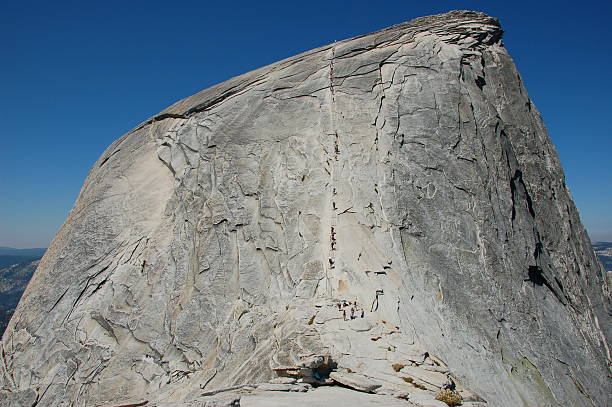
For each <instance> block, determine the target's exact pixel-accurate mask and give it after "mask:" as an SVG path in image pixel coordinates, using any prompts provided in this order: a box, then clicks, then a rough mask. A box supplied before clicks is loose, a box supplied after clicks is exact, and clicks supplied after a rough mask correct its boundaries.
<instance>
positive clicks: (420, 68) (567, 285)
mask: <svg viewBox="0 0 612 407" xmlns="http://www.w3.org/2000/svg"><path fill="white" fill-rule="evenodd" d="M501 37H502V30H501V28H500V26H499V24H498V21H497V20H495V19H493V18H491V17H488V16H486V15H483V14H481V13H475V12H468V11H459V12H451V13H447V14H442V15H438V16H430V17H423V18H419V19H416V20H413V21H411V22H408V23H404V24H400V25H397V26H394V27H391V28H389V29H386V30H383V31H379V32H376V33H372V34H369V35H365V36H362V37H357V38H353V39H350V40H346V41H340V42H337V43H334V44H332V45H328V46H325V47H322V48H319V49H316V50H313V51H310V52H307V53H304V54H302V55H298V56H296V57H293V58H289V59H287V60H284V61H281V62H278V63H276V64H273V65H270V66H268V67H264V68H261V69H259V70H256V71H253V72H250V73H247V74H245V75H242V76H239V77H236V78H233V79H231V80H229V81H226V82H224V83H222V84H220V85H217V86H215V87H213V88H210V89H207V90H205V91H202V92H200V93H198V94H196V95H194V96H191V97H189V98H187V99H184V100H182V101H180V102H178V103H176V104H174V105H173V106H171V107H169V108H168V109H166V110H165V111H163V112H161V113H160V114H159V115H157V116H155V117H153V118H152V119H150V120H148V121H146V122H145V123H143V124H141V125H140V126H138V127H137V128H136V129H134V130H133V131H131V132H129V133H128V134H126V135H125V136H123V137H121V138H120V139H119V140H117V141H116V142H115V143H113V144H112V145H111V146H110V147H109V148H108V149H107V150H106V152H105V153H104V154H103V155H102V157H101V158H100V159H99V160H98V162H97V163H96V164H95V165H94V168H93V169H92V171H91V173H90V174H89V176H88V178H87V180H86V182H85V184H84V185H83V188H82V190H81V193H80V195H79V198H78V200H77V202H76V204H75V206H74V208H73V209H72V211H71V212H70V215H69V217H68V219H67V220H66V223H65V224H64V225H63V227H62V229H61V231H60V232H59V233H58V235H57V236H56V237H55V239H54V241H53V242H52V245H51V247H50V248H49V250H48V251H47V253H46V254H45V256H44V258H43V259H42V261H41V263H40V265H39V267H38V270H37V271H36V273H35V275H34V277H33V279H32V281H31V283H30V284H29V286H28V288H27V290H26V292H25V294H24V297H23V298H22V300H21V302H20V304H19V306H18V308H17V310H16V313H15V315H14V317H13V318H12V320H11V322H10V324H9V326H8V329H7V331H6V333H5V334H4V336H3V338H2V354H1V361H2V363H1V364H0V373H1V377H2V389H3V390H2V393H0V405H1V406H4V405H11V406H12V405H33V403H35V404H36V405H37V406H97V405H99V406H114V405H121V404H133V405H185V406H187V405H213V404H218V403H217V401H215V400H216V399H215V400H212V399H211V401H210V402H208V404H205V403H207V402H206V401H202V402H200V401H198V400H203V399H207V398H210V397H216V396H215V395H218V394H220V393H227V392H236V391H244V392H246V393H245V394H247V396H243V397H242V398H243V399H244V400H243V401H244V405H253V406H255V405H265V404H261V403H263V402H265V400H266V399H265V398H266V397H274V398H276V399H279V398H283V397H290V398H292V399H295V400H297V398H300V397H311V396H308V395H309V394H310V393H311V392H310V391H308V392H306V393H304V395H301V394H300V393H299V392H293V391H291V392H289V393H285V392H282V393H277V392H274V391H264V390H265V389H268V390H269V389H271V388H272V387H276V389H281V387H282V388H283V389H286V390H290V389H297V388H298V387H299V388H300V389H302V388H310V387H309V386H306V384H308V385H314V386H318V385H325V386H331V385H334V384H338V383H339V384H344V385H347V383H349V384H348V385H350V383H354V385H355V386H363V385H366V384H367V385H368V387H367V388H366V387H364V388H363V389H362V390H366V391H375V392H376V393H378V394H376V395H372V394H367V393H363V392H360V393H359V394H358V395H354V397H356V398H359V399H360V400H363V401H362V402H360V403H362V404H361V405H367V404H366V403H368V401H367V400H370V401H371V405H380V400H383V398H393V397H395V398H393V400H398V403H400V404H401V403H404V404H403V405H410V403H413V404H414V405H439V403H440V402H439V401H436V400H434V396H435V395H436V394H437V393H438V392H439V391H440V390H441V389H443V388H450V389H454V390H455V391H457V392H458V393H459V394H460V395H462V397H464V400H466V401H469V403H473V404H471V405H485V404H484V401H486V402H488V404H489V405H493V406H512V407H514V406H570V405H571V406H593V405H595V406H604V405H610V399H609V398H610V394H612V387H611V384H610V378H609V370H608V363H609V361H610V353H609V347H608V340H609V338H610V328H611V324H610V302H609V288H608V286H607V282H606V279H605V277H604V270H603V268H602V267H601V264H600V263H599V262H598V260H597V258H596V257H595V255H594V253H593V249H592V247H591V244H590V242H589V239H588V237H587V235H586V233H585V231H584V228H583V227H582V225H581V222H580V219H579V216H578V213H577V211H576V208H575V207H574V204H573V202H572V200H571V197H570V195H569V192H568V190H567V188H566V186H565V183H564V178H563V172H562V169H561V165H560V163H559V159H558V157H557V154H556V152H555V150H554V147H553V145H552V143H551V141H550V139H549V137H548V135H547V133H546V130H545V128H544V125H543V123H542V120H541V118H540V115H539V113H538V112H537V110H536V108H535V107H534V106H533V104H532V103H531V100H530V99H529V96H528V94H527V92H526V90H525V89H524V87H523V84H522V82H521V79H520V76H519V74H518V72H517V71H516V68H515V66H514V64H513V62H512V59H511V58H510V56H509V55H508V53H507V51H506V50H505V49H504V48H503V45H502V42H501ZM342 300H345V301H350V302H355V304H351V305H344V306H343V305H342V304H339V302H341V301H342ZM362 313H363V317H362V315H361V314H362ZM351 314H353V317H355V319H351ZM332 372H336V373H332ZM330 373H332V374H331V377H330ZM278 376H280V377H290V378H294V379H295V380H296V382H297V384H292V381H291V380H287V383H278V381H277V383H274V382H273V383H274V384H273V385H266V386H263V387H262V389H263V390H256V388H257V385H259V384H261V383H264V382H269V381H270V380H273V379H274V378H275V377H278ZM334 377H336V379H337V380H339V381H342V382H345V383H342V382H339V381H335V379H334ZM349 379H350V380H349ZM300 383H301V384H300ZM359 383H361V384H359ZM298 384H300V385H298ZM379 384H380V387H378V385H379ZM246 385H248V386H250V387H248V389H255V390H244V389H245V388H244V387H243V386H246ZM279 386H280V387H279ZM283 386H289V387H283ZM291 386H297V387H291ZM237 389H238V390H237ZM239 389H243V390H239ZM324 389H325V388H321V389H317V390H314V392H315V393H316V392H321V391H323V393H325V392H329V393H330V394H339V393H338V392H342V391H345V390H339V389H338V387H337V386H333V387H330V388H329V389H330V390H324ZM334 389H335V390H334ZM346 391H348V390H346ZM315 393H313V394H315ZM289 394H290V395H289ZM316 394H322V393H316ZM351 394H352V393H351ZM355 394H357V393H356V392H355ZM249 397H251V398H250V399H249ZM262 397H263V398H264V401H262V400H261V398H262ZM312 397H313V398H314V399H316V397H315V396H312ZM339 398H341V397H339ZM402 399H404V400H402ZM7 400H8V401H7ZM207 400H208V399H207ZM270 400H272V399H270ZM385 400H386V399H385ZM406 400H408V401H406ZM383 402H384V401H383ZM143 403H144V404H143ZM164 403H165V404H164ZM179 403H183V404H179ZM219 403H226V402H225V401H223V402H219ZM228 403H229V402H228ZM231 403H234V404H235V400H234V399H232V400H231ZM249 403H250V404H249ZM258 403H259V404H258ZM270 403H273V401H270ZM377 403H378V404H377ZM225 405H229V404H227V403H226V404H225ZM309 405H311V404H309ZM352 405H354V404H352ZM384 405H389V404H388V403H387V404H384Z"/></svg>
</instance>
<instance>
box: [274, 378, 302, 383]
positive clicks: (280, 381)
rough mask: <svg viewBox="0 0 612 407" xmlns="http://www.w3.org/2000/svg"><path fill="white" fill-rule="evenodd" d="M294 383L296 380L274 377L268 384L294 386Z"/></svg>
mask: <svg viewBox="0 0 612 407" xmlns="http://www.w3.org/2000/svg"><path fill="white" fill-rule="evenodd" d="M296 382H297V379H294V378H292V377H276V378H274V379H272V380H270V383H272V384H295V383H296Z"/></svg>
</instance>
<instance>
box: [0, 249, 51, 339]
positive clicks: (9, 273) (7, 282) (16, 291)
mask: <svg viewBox="0 0 612 407" xmlns="http://www.w3.org/2000/svg"><path fill="white" fill-rule="evenodd" d="M46 250H47V249H45V248H33V249H15V248H13V247H5V246H0V337H1V336H2V334H3V333H4V330H5V329H6V326H7V324H8V322H9V320H10V319H11V316H12V315H13V311H15V307H16V306H17V304H18V303H19V300H20V299H21V295H22V294H23V292H24V290H25V288H26V287H27V285H28V283H29V282H30V279H31V278H32V275H33V274H34V272H35V271H36V267H37V266H38V263H39V262H40V258H41V257H42V256H43V254H45V251H46Z"/></svg>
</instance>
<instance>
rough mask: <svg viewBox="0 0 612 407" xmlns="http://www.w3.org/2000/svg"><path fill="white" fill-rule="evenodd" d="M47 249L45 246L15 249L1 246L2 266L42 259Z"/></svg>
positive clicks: (0, 265) (0, 258)
mask: <svg viewBox="0 0 612 407" xmlns="http://www.w3.org/2000/svg"><path fill="white" fill-rule="evenodd" d="M46 250H47V249H45V248H33V249H15V248H13V247H5V246H0V268H3V267H8V266H11V265H13V264H18V263H24V262H29V261H32V260H36V259H40V258H41V257H42V256H43V254H45V251H46Z"/></svg>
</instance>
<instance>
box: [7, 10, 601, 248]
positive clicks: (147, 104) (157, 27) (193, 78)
mask: <svg viewBox="0 0 612 407" xmlns="http://www.w3.org/2000/svg"><path fill="white" fill-rule="evenodd" d="M432 4H435V5H432ZM453 9H472V10H479V11H484V12H486V13H488V14H490V15H492V16H494V17H498V18H499V19H500V20H501V22H502V26H503V28H504V29H505V31H506V35H505V40H504V42H505V44H506V47H507V48H508V50H509V51H510V53H511V55H512V56H513V57H514V59H515V62H516V64H517V66H518V68H519V71H520V72H521V74H522V76H523V79H524V80H525V83H526V86H527V89H528V90H529V93H530V95H531V97H532V99H533V100H534V101H535V103H536V105H537V107H538V108H539V110H540V111H541V112H542V114H543V116H544V121H545V123H546V125H547V127H548V129H549V132H550V135H551V137H552V139H553V141H554V143H555V145H556V146H557V149H558V152H559V155H560V157H561V161H562V163H563V165H564V167H565V174H566V176H567V183H568V185H569V187H570V190H571V191H572V194H573V196H574V199H575V202H576V204H577V206H578V208H579V210H580V213H581V216H582V220H583V222H584V223H585V225H586V227H587V229H588V230H589V233H590V234H591V237H592V239H593V240H609V241H612V211H611V209H612V138H611V137H610V136H611V129H612V125H611V123H612V120H611V116H612V103H611V102H610V98H611V95H612V68H611V66H612V45H611V44H612V38H611V37H612V35H611V28H610V27H611V21H612V12H611V9H612V2H610V1H600V2H594V1H580V2H576V1H574V2H567V3H564V2H562V1H554V2H552V1H551V2H549V3H544V2H540V1H529V2H522V3H521V2H520V1H503V2H494V1H490V0H489V1H481V2H476V1H440V2H431V1H415V2H410V1H381V2H373V1H372V0H369V1H360V0H353V1H332V0H328V1H318V0H310V1H299V2H292V1H269V2H265V1H250V2H240V1H225V2H223V1H221V2H207V1H183V2H182V1H172V2H170V1H164V2H161V1H156V0H149V1H74V2H67V1H61V0H58V1H27V0H21V1H15V0H6V1H4V2H3V6H2V12H1V13H0V38H2V44H3V46H2V53H1V54H0V55H1V56H0V61H1V63H0V86H1V87H0V90H1V93H0V103H1V105H0V120H1V122H2V124H1V126H0V140H1V144H0V246H13V247H20V248H22V247H41V246H42V247H45V246H47V245H48V244H49V242H50V240H51V239H52V237H53V236H54V235H55V233H56V232H57V230H58V229H59V227H60V226H61V224H62V223H63V221H64V219H65V217H66V214H67V213H68V211H69V210H70V208H71V206H72V204H73V203H74V200H75V198H76V196H77V194H78V192H79V189H80V187H81V184H82V183H83V180H84V179H85V177H86V175H87V173H88V171H89V169H90V167H91V166H92V164H93V163H94V162H95V160H96V159H97V158H98V156H99V155H100V154H101V153H102V151H103V150H104V149H105V148H106V147H107V146H108V145H109V144H110V143H111V142H112V141H113V140H115V139H116V138H118V137H120V136H121V135H122V134H123V133H125V132H126V131H128V130H130V129H131V128H132V127H134V126H135V125H137V124H138V123H140V122H142V121H143V120H145V119H147V118H148V117H150V116H152V115H154V114H155V113H157V112H159V111H160V110H162V109H164V108H165V107H167V106H168V105H170V104H172V103H173V102H175V101H177V100H180V99H182V98H184V97H186V96H189V95H191V94H193V93H195V92H197V91H200V90H202V89H204V88H207V87H209V86H211V85H214V84H216V83H219V82H221V81H223V80H225V79H228V78H230V77H232V76H236V75H239V74H241V73H244V72H246V71H249V70H252V69H255V68H258V67H261V66H264V65H267V64H270V63H272V62H275V61H277V60H280V59H283V58H286V57H289V56H291V55H295V54H297V53H300V52H303V51H306V50H309V49H311V48H315V47H318V46H321V45H324V44H327V43H330V42H333V41H334V40H341V39H345V38H349V37H352V36H355V35H360V34H365V33H368V32H371V31H374V30H378V29H381V28H385V27H387V26H390V25H393V24H397V23H400V22H403V21H407V20H410V19H412V18H415V17H419V16H423V15H429V14H437V13H440V12H445V11H449V10H453Z"/></svg>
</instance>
